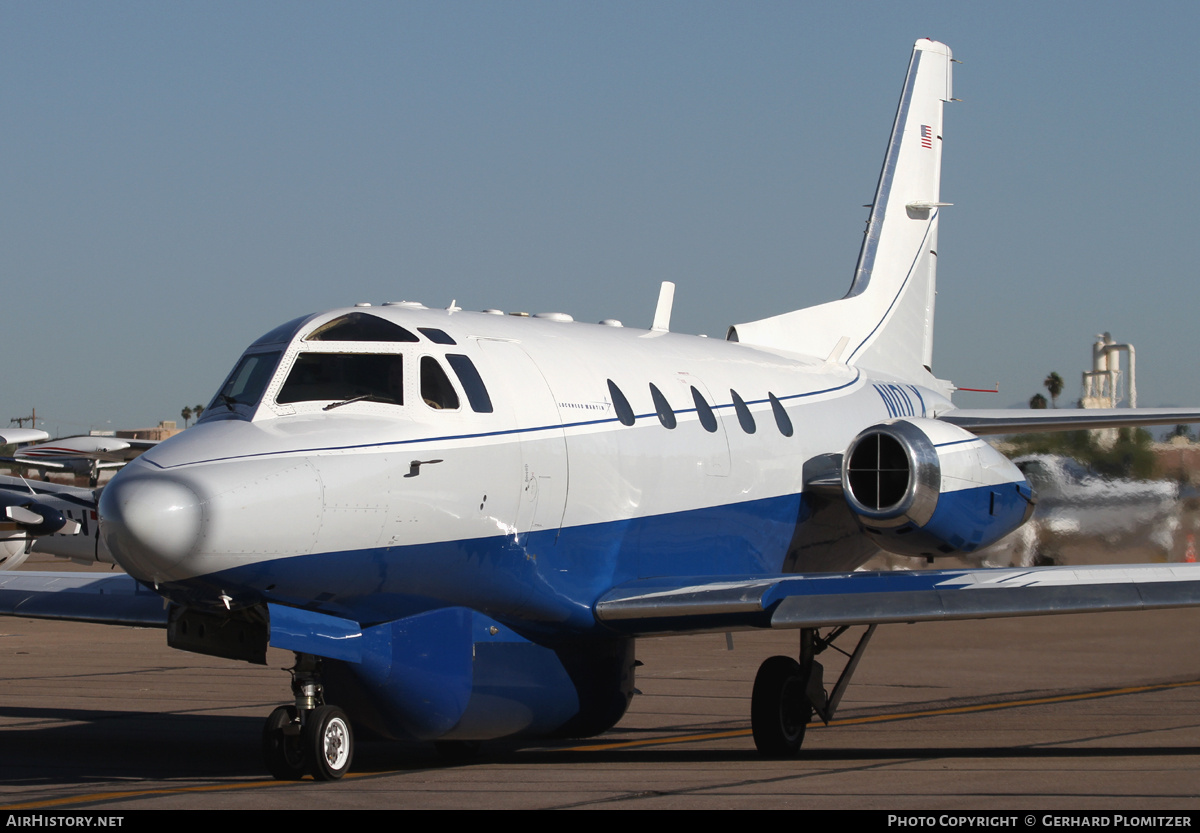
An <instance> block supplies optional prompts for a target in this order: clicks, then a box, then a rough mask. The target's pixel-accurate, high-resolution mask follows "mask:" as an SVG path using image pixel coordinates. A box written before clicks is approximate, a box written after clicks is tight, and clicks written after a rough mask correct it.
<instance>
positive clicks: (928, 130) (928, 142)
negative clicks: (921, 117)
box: [921, 124, 933, 148]
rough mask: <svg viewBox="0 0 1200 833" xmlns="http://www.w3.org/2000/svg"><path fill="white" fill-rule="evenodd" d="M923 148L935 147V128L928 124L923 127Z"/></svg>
mask: <svg viewBox="0 0 1200 833" xmlns="http://www.w3.org/2000/svg"><path fill="white" fill-rule="evenodd" d="M921 147H923V148H931V147H933V128H932V127H930V126H929V125H927V124H923V125H921Z"/></svg>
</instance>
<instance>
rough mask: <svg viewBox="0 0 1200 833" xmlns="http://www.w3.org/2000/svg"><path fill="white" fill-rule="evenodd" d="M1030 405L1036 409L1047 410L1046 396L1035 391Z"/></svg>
mask: <svg viewBox="0 0 1200 833" xmlns="http://www.w3.org/2000/svg"><path fill="white" fill-rule="evenodd" d="M1029 407H1030V408H1033V409H1035V410H1045V408H1046V397H1044V396H1042V395H1041V394H1040V393H1035V394H1034V395H1033V397H1032V398H1031V399H1030V400H1029Z"/></svg>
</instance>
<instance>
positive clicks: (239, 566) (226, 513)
mask: <svg viewBox="0 0 1200 833" xmlns="http://www.w3.org/2000/svg"><path fill="white" fill-rule="evenodd" d="M951 61H952V59H951V54H950V50H949V49H948V48H947V47H946V46H944V45H943V44H941V43H937V42H935V41H931V40H920V41H918V42H917V44H916V48H915V49H914V51H913V54H912V59H911V63H910V64H909V69H908V74H907V76H906V79H905V82H904V88H903V92H902V94H901V97H900V106H899V110H898V112H897V114H896V120H895V124H894V126H893V128H892V133H891V138H890V140H889V142H888V146H887V155H886V157H885V160H884V164H883V171H882V174H881V176H880V179H879V185H878V190H877V191H876V195H875V200H874V203H873V206H872V208H871V215H870V221H869V224H868V226H867V231H866V236H865V240H864V242H863V246H862V252H861V254H860V256H859V261H858V267H857V271H856V272H855V275H854V280H853V283H852V284H851V286H850V291H849V292H848V293H847V295H846V296H845V297H844V298H842V299H840V300H837V301H833V302H831V303H827V304H823V305H820V306H817V307H813V308H810V309H802V310H797V311H794V312H788V313H784V314H782V315H778V316H775V317H772V318H767V319H764V320H761V321H754V322H750V323H747V324H738V325H736V326H733V327H731V328H730V329H729V333H728V338H727V339H726V340H724V341H721V340H717V339H706V338H702V337H696V336H690V335H682V334H678V333H672V332H670V327H669V323H670V306H671V287H670V286H669V285H666V286H664V290H663V293H662V294H661V295H660V299H659V304H658V308H657V310H656V313H655V317H654V324H653V326H652V327H651V328H650V329H649V330H640V329H634V328H631V327H623V326H621V325H620V323H619V322H615V321H606V322H601V324H599V325H592V324H583V323H579V322H575V321H573V320H571V318H570V316H567V315H564V314H546V315H535V316H532V317H529V316H513V315H503V314H498V313H496V312H494V311H487V312H471V311H466V310H462V309H459V308H458V307H456V306H451V307H450V308H448V309H429V308H426V307H424V306H422V305H420V304H415V303H393V304H383V305H382V306H369V305H359V306H357V307H351V308H347V309H339V310H334V311H332V312H326V313H321V314H317V315H310V316H306V317H304V318H299V319H296V320H295V321H290V322H288V323H286V324H283V325H282V326H280V327H278V328H276V329H274V330H271V331H270V332H269V333H267V334H266V335H264V336H263V337H262V338H260V339H259V340H258V341H256V342H254V343H253V344H252V345H250V347H249V348H248V349H247V350H246V351H245V353H244V354H243V355H242V357H241V358H240V359H239V360H238V362H237V365H236V366H235V367H234V369H233V371H232V373H230V375H229V377H228V379H227V380H226V381H225V383H224V384H223V385H222V387H221V389H220V391H219V392H218V393H217V395H216V397H215V398H214V399H213V401H212V403H211V404H210V405H209V407H208V409H207V410H205V412H204V416H203V418H202V419H201V420H200V421H199V422H198V423H197V424H196V425H195V427H193V428H191V429H189V430H188V431H186V432H183V433H182V434H180V435H178V436H175V437H172V438H171V439H170V440H167V441H166V442H163V443H162V444H160V445H158V446H156V447H154V448H152V449H150V450H149V451H147V452H146V453H144V454H143V455H142V456H141V457H139V458H137V459H136V460H134V461H133V462H132V463H130V464H129V465H128V466H126V467H125V468H124V469H123V470H122V471H121V472H120V473H118V474H117V475H116V476H115V477H114V478H113V480H112V482H111V484H110V485H108V486H107V487H106V488H105V489H104V490H103V491H102V493H101V494H100V497H99V507H98V508H99V515H100V526H101V532H100V535H99V537H98V538H97V539H96V542H95V550H96V554H97V557H98V558H109V557H111V558H112V559H114V560H115V561H116V562H117V563H118V564H120V565H121V566H122V567H123V568H124V569H125V570H126V571H127V572H128V574H129V576H131V577H132V579H130V578H128V577H125V576H105V577H101V578H96V577H95V576H94V575H91V574H89V575H86V576H74V577H68V578H64V577H63V574H61V573H60V574H42V575H39V574H36V573H28V574H17V573H11V574H7V575H5V576H4V577H3V578H0V608H2V609H3V612H5V613H8V614H13V615H22V616H49V617H57V618H74V619H83V620H89V621H107V622H140V623H143V624H157V625H161V626H165V627H166V628H167V639H168V643H169V644H170V645H172V646H174V647H177V648H181V649H183V650H190V651H198V652H201V653H209V654H215V655H218V656H224V657H232V658H237V659H243V660H247V661H251V662H259V663H261V662H264V661H265V656H266V648H267V646H268V645H271V646H275V647H279V648H284V649H288V650H292V651H294V652H295V653H296V664H295V666H294V668H293V669H292V689H293V694H294V700H293V701H292V702H291V703H290V704H288V705H283V706H280V707H279V708H277V709H275V711H274V712H272V713H271V715H270V717H269V718H268V719H267V723H266V726H265V729H264V749H265V753H266V759H267V766H268V768H269V769H270V771H271V772H272V773H273V774H274V775H275V776H277V777H279V778H285V779H286V778H299V777H302V776H303V775H305V774H312V775H314V776H315V777H316V778H319V779H332V778H337V777H339V776H341V775H342V774H343V773H344V772H346V770H347V769H348V768H349V766H350V764H351V757H352V749H353V732H352V728H351V727H352V726H359V727H362V728H366V729H369V730H371V731H373V732H375V733H377V734H380V735H383V736H385V737H392V738H398V739H406V740H420V741H434V742H443V743H448V744H452V745H453V744H458V745H460V746H463V747H469V746H470V745H472V744H475V743H478V742H480V741H485V740H489V739H494V738H502V737H547V736H584V735H591V734H595V733H598V732H603V731H604V730H606V729H608V728H609V727H611V726H613V725H614V724H615V723H616V722H617V721H618V720H620V718H621V716H622V714H623V713H624V712H625V709H626V707H627V706H628V704H629V701H630V698H631V697H632V695H633V692H634V666H635V662H634V643H635V639H636V637H638V636H647V635H662V634H670V633H696V632H703V631H734V630H747V629H754V628H796V629H799V631H800V636H801V638H800V648H799V651H798V654H797V656H796V657H782V656H777V657H771V658H769V659H767V660H766V661H765V662H764V663H763V664H762V667H761V669H760V670H759V673H758V676H757V679H756V680H755V682H754V689H753V698H752V705H751V718H752V725H753V733H754V740H755V744H756V745H757V746H758V748H759V749H760V750H761V751H762V752H764V753H766V754H769V755H788V754H794V753H795V752H796V751H797V750H798V749H799V747H800V744H801V741H802V740H803V736H804V731H805V726H806V725H807V724H808V723H809V721H810V719H811V718H812V716H813V713H814V711H815V713H816V714H817V715H818V716H819V717H821V718H822V719H825V720H828V719H829V717H830V716H831V715H832V714H833V711H834V709H835V708H836V707H837V703H838V700H839V699H840V697H841V693H842V691H843V690H844V688H845V684H846V682H847V681H848V679H849V676H848V674H849V673H852V672H853V669H854V667H855V665H856V664H857V662H858V659H859V657H861V655H862V652H863V649H864V648H865V646H866V640H867V638H869V636H870V634H871V633H872V631H873V629H874V626H876V625H878V624H882V623H889V622H912V621H920V620H929V619H947V618H977V617H985V616H1017V615H1030V614H1039V613H1065V612H1081V611H1096V610H1114V609H1134V608H1147V607H1165V606H1172V605H1194V604H1200V568H1198V567H1194V566H1185V565H1167V566H1141V567H1122V568H1090V569H1086V570H1068V569H1061V568H1046V569H1030V570H1003V571H994V570H954V571H921V572H895V573H861V572H860V573H855V572H853V571H854V570H855V568H856V567H858V566H859V565H861V564H862V563H863V562H865V561H866V560H867V559H868V558H869V557H870V556H871V555H873V554H874V553H876V552H877V551H878V550H879V549H884V550H888V551H891V552H895V553H901V554H904V555H908V556H913V557H917V558H927V559H933V558H937V557H939V556H944V555H954V554H960V553H967V552H972V551H974V550H976V549H978V548H980V547H984V546H987V545H988V544H990V543H992V542H994V541H996V540H997V539H999V538H1000V537H1002V536H1003V535H1005V534H1006V533H1008V532H1010V531H1012V530H1014V529H1016V528H1017V527H1019V526H1020V525H1021V524H1022V523H1023V522H1024V521H1025V520H1026V519H1028V517H1029V515H1030V511H1031V509H1032V506H1033V503H1034V500H1035V498H1034V495H1033V493H1032V491H1031V489H1030V487H1029V484H1028V483H1027V482H1026V480H1025V478H1024V476H1023V475H1022V474H1021V472H1020V471H1018V470H1017V468H1016V467H1014V466H1013V465H1012V464H1011V463H1010V462H1009V461H1008V460H1006V459H1005V458H1004V457H1003V456H1001V455H1000V454H999V453H997V452H996V451H995V450H994V449H993V448H991V447H990V446H989V445H987V444H985V443H984V442H983V441H982V440H981V439H980V438H979V435H981V434H988V433H1001V432H1011V431H1014V430H1022V431H1029V430H1056V429H1062V428H1083V427H1108V426H1113V425H1135V424H1174V423H1178V422H1183V421H1189V420H1191V421H1200V411H1194V410H1193V411H1185V410H1173V409H1164V410H1138V411H1131V410H1122V411H1096V410H1092V411H1072V410H1058V411H1052V412H1008V411H966V410H960V409H955V407H954V406H953V404H952V403H951V401H950V398H949V395H950V393H951V391H952V390H953V389H954V388H953V386H952V385H951V384H950V383H948V382H946V381H943V380H940V379H938V378H936V377H935V376H934V375H933V373H932V371H931V369H930V368H931V367H932V345H933V319H934V316H933V313H934V297H935V290H934V278H935V274H936V269H937V230H938V218H939V215H940V212H941V209H942V207H943V206H944V205H946V203H943V202H942V201H941V194H940V193H939V180H940V170H941V158H942V109H943V103H944V102H947V101H950V100H951V83H950V82H951ZM88 494H90V493H88ZM46 500H50V498H46ZM48 537H49V538H50V539H53V537H54V535H53V533H49V534H48ZM50 543H52V540H51V542H50ZM135 580H136V581H135ZM160 597H162V598H165V599H166V600H168V602H169V604H168V605H166V606H165V609H164V605H163V604H162V601H161V599H160ZM849 625H868V626H870V627H869V628H868V630H867V631H866V635H865V636H864V637H862V638H861V639H860V640H859V642H858V644H857V646H855V647H854V648H853V649H852V652H851V656H852V659H851V661H850V662H849V663H848V671H847V672H844V673H843V675H842V678H841V679H839V680H838V681H837V682H836V683H835V684H833V685H831V686H830V687H829V688H828V689H827V688H826V683H825V681H824V679H823V676H822V671H821V666H820V663H818V662H817V661H816V660H815V656H816V655H817V654H819V653H820V652H821V651H823V650H824V649H825V648H827V647H829V645H830V644H831V643H832V641H833V639H834V638H836V637H837V636H840V635H841V634H842V633H843V632H844V630H845V627H844V626H849ZM820 628H833V631H832V632H826V633H825V634H824V635H823V634H822V633H821V632H820V631H819V630H818V629H820Z"/></svg>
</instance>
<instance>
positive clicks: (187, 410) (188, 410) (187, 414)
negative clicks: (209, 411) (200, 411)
mask: <svg viewBox="0 0 1200 833" xmlns="http://www.w3.org/2000/svg"><path fill="white" fill-rule="evenodd" d="M179 415H180V416H181V417H183V427H184V428H187V427H188V420H189V419H191V418H192V409H191V408H189V407H188V406H187V405H184V406H183V410H182V411H180V412H179Z"/></svg>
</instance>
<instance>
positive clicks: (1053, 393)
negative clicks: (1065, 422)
mask: <svg viewBox="0 0 1200 833" xmlns="http://www.w3.org/2000/svg"><path fill="white" fill-rule="evenodd" d="M1042 384H1043V385H1045V386H1046V390H1048V391H1050V401H1051V402H1053V403H1054V407H1055V408H1057V407H1058V395H1059V394H1060V393H1062V391H1063V380H1062V377H1061V376H1059V375H1058V374H1057V373H1055V372H1054V371H1050V375H1049V376H1047V377H1046V381H1044V382H1042ZM1042 407H1043V408H1044V407H1045V405H1043V406H1042Z"/></svg>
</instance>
